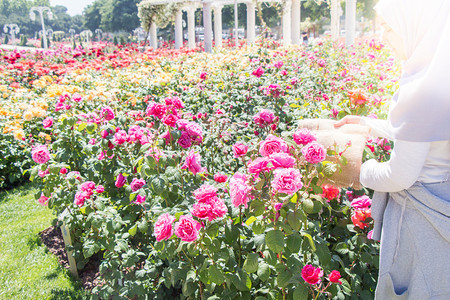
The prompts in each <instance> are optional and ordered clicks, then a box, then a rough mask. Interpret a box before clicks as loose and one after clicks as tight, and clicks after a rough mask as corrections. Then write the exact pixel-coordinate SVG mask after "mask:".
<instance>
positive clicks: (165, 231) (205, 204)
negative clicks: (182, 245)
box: [154, 184, 228, 242]
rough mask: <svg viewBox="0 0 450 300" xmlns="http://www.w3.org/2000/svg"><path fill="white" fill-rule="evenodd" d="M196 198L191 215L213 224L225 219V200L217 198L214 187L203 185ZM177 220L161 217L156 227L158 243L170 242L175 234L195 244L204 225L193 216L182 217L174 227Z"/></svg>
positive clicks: (155, 233) (167, 215)
mask: <svg viewBox="0 0 450 300" xmlns="http://www.w3.org/2000/svg"><path fill="white" fill-rule="evenodd" d="M194 196H195V199H196V200H197V203H195V204H194V205H193V207H192V210H191V213H192V215H193V216H195V217H197V218H199V219H203V220H206V219H207V220H208V221H210V222H211V221H213V220H215V219H217V218H222V217H224V216H225V215H226V213H227V212H228V208H227V207H226V205H225V203H224V202H223V200H221V199H219V198H218V196H217V188H216V187H214V186H212V185H209V184H203V185H202V186H201V187H200V188H198V189H197V190H195V191H194ZM175 220H176V218H175V217H173V216H171V215H169V214H163V215H161V216H159V218H158V220H157V221H156V223H155V227H154V235H155V237H156V240H157V241H158V242H160V241H162V240H168V239H169V238H171V237H172V235H173V234H174V233H175V235H176V236H177V237H179V238H180V239H181V240H182V241H184V242H193V241H195V240H196V239H197V238H198V233H199V230H200V229H201V227H202V225H201V224H200V223H199V222H198V221H196V220H194V218H193V217H192V216H186V215H182V216H181V217H180V219H179V220H178V222H177V223H175V226H172V224H173V223H174V222H175ZM174 227H175V228H174Z"/></svg>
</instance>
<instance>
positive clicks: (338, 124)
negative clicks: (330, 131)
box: [334, 117, 348, 128]
mask: <svg viewBox="0 0 450 300" xmlns="http://www.w3.org/2000/svg"><path fill="white" fill-rule="evenodd" d="M345 124H348V118H347V117H344V118H343V119H341V120H339V121H337V122H336V123H334V128H339V127H341V126H342V125H345Z"/></svg>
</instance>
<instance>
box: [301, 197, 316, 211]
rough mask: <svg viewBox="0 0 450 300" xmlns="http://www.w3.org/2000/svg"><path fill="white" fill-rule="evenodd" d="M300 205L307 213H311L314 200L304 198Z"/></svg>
mask: <svg viewBox="0 0 450 300" xmlns="http://www.w3.org/2000/svg"><path fill="white" fill-rule="evenodd" d="M302 207H303V210H304V211H305V212H306V213H307V214H311V213H313V210H314V202H313V201H312V200H311V199H305V200H303V202H302Z"/></svg>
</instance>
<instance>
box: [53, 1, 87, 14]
mask: <svg viewBox="0 0 450 300" xmlns="http://www.w3.org/2000/svg"><path fill="white" fill-rule="evenodd" d="M94 1H95V0H50V5H52V6H55V5H63V6H65V7H67V13H68V14H69V15H71V16H75V15H81V13H82V12H83V9H84V8H85V7H86V6H88V5H89V4H92V3H93V2H94Z"/></svg>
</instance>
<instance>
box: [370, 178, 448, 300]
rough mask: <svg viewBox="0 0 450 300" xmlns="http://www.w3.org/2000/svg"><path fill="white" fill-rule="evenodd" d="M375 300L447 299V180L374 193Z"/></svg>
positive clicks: (418, 183)
mask: <svg viewBox="0 0 450 300" xmlns="http://www.w3.org/2000/svg"><path fill="white" fill-rule="evenodd" d="M372 216H373V218H374V220H375V224H376V226H375V228H374V235H373V238H374V239H380V238H381V248H380V272H379V276H378V284H377V288H376V291H375V299H376V300H389V299H411V300H415V299H417V300H424V299H436V300H437V299H439V300H441V299H442V300H449V299H450V181H446V182H441V183H431V184H422V183H420V182H417V183H415V184H414V185H413V186H412V187H411V188H409V189H407V190H404V191H401V192H397V193H389V194H388V193H375V195H374V197H373V200H372Z"/></svg>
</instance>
